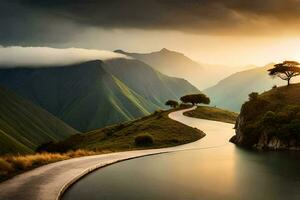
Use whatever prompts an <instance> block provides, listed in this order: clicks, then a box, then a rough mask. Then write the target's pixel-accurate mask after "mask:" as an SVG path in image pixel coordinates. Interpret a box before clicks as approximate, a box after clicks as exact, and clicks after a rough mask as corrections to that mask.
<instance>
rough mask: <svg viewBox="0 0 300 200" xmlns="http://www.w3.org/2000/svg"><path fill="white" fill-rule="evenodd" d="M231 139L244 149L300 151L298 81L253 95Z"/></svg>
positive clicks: (244, 108) (240, 116)
mask: <svg viewBox="0 0 300 200" xmlns="http://www.w3.org/2000/svg"><path fill="white" fill-rule="evenodd" d="M235 129H236V135H234V136H233V137H232V138H231V139H230V141H231V142H233V143H235V144H237V145H239V146H242V147H246V148H253V149H266V150H300V84H294V85H291V86H289V87H286V86H285V87H279V88H273V89H272V90H270V91H268V92H265V93H263V94H261V95H256V94H252V95H251V96H249V101H247V102H245V103H244V104H243V106H242V108H241V112H240V115H239V116H238V119H237V121H236V125H235Z"/></svg>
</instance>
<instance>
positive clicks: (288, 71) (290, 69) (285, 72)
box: [268, 61, 300, 86]
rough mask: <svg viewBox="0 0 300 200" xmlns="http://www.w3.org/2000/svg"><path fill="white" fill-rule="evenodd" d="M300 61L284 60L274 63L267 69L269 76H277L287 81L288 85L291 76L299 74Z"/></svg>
mask: <svg viewBox="0 0 300 200" xmlns="http://www.w3.org/2000/svg"><path fill="white" fill-rule="evenodd" d="M299 65H300V63H298V62H296V61H284V62H282V63H278V64H276V65H274V68H272V69H269V70H268V71H269V75H270V76H273V77H275V76H277V77H279V78H281V79H282V80H285V81H287V85H288V86H289V85H290V81H291V78H293V77H295V76H299V75H300V68H299V67H298V66H299Z"/></svg>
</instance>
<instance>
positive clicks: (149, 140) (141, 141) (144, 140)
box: [134, 133, 154, 146]
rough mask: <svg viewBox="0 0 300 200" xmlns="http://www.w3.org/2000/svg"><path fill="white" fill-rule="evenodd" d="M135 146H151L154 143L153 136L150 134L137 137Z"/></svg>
mask: <svg viewBox="0 0 300 200" xmlns="http://www.w3.org/2000/svg"><path fill="white" fill-rule="evenodd" d="M134 142H135V145H137V146H150V145H152V144H153V143H154V139H153V136H152V135H150V134H148V133H143V134H140V135H138V136H136V137H135V139H134Z"/></svg>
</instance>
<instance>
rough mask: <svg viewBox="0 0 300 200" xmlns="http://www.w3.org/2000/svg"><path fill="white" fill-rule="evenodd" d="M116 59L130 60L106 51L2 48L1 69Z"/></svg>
mask: <svg viewBox="0 0 300 200" xmlns="http://www.w3.org/2000/svg"><path fill="white" fill-rule="evenodd" d="M116 58H126V59H130V58H129V57H128V56H125V55H123V54H118V53H114V52H111V51H105V50H93V49H81V48H67V49H56V48H50V47H20V46H12V47H1V46H0V68H12V67H24V66H25V67H30V68H35V67H42V66H46V67H51V66H52V67H53V66H54V67H55V66H61V65H70V64H75V63H80V62H85V61H91V60H104V61H105V60H110V59H116Z"/></svg>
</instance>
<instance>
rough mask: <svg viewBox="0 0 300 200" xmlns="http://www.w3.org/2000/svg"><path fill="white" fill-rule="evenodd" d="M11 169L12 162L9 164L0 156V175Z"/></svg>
mask: <svg viewBox="0 0 300 200" xmlns="http://www.w3.org/2000/svg"><path fill="white" fill-rule="evenodd" d="M11 171H14V170H13V166H12V164H10V163H9V162H7V161H6V160H4V159H2V158H0V175H1V174H7V173H9V172H11Z"/></svg>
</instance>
